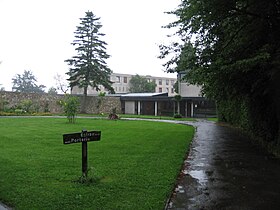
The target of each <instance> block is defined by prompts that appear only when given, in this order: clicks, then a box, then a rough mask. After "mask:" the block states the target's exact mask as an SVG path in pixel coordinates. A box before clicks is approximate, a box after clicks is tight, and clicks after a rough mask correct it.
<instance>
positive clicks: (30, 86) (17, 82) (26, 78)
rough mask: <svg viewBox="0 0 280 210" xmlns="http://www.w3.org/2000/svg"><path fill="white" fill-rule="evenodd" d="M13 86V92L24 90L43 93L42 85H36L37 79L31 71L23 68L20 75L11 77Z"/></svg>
mask: <svg viewBox="0 0 280 210" xmlns="http://www.w3.org/2000/svg"><path fill="white" fill-rule="evenodd" d="M12 81H13V87H12V90H13V91H15V92H26V93H43V92H44V88H45V87H46V86H44V85H37V84H36V82H37V79H36V77H35V76H34V75H33V73H32V72H31V71H26V70H24V73H23V74H22V75H20V74H17V75H15V76H14V78H12Z"/></svg>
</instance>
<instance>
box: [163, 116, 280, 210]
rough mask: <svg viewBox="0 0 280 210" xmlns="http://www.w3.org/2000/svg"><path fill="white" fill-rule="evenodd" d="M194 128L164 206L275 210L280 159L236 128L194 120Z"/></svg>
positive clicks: (278, 202)
mask: <svg viewBox="0 0 280 210" xmlns="http://www.w3.org/2000/svg"><path fill="white" fill-rule="evenodd" d="M193 125H194V126H195V127H196V129H197V132H196V136H195V138H194V140H193V143H192V146H191V149H190V153H189V156H188V158H187V159H186V160H185V162H184V167H183V170H182V173H181V175H180V178H179V180H178V184H177V186H176V189H175V191H174V194H173V196H172V198H171V200H170V201H169V203H168V205H167V209H176V210H179V209H188V210H190V209H191V210H200V209H201V210H202V209H203V210H206V209H207V210H208V209H211V210H212V209H213V210H214V209H215V210H278V209H280V161H279V159H278V160H277V159H275V158H273V157H271V156H270V155H268V154H266V153H265V152H264V151H263V150H262V149H260V148H259V147H258V146H254V145H252V143H251V142H250V141H249V139H248V138H247V137H246V136H244V135H243V134H242V133H241V132H240V131H239V130H238V129H234V128H230V127H228V126H224V125H218V124H215V123H213V122H208V121H199V122H196V123H193Z"/></svg>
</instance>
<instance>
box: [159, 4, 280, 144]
mask: <svg viewBox="0 0 280 210" xmlns="http://www.w3.org/2000/svg"><path fill="white" fill-rule="evenodd" d="M171 13H172V14H175V15H177V16H178V18H179V19H178V21H176V22H174V23H171V24H170V25H168V26H167V27H174V26H176V27H178V33H177V34H178V35H179V36H180V37H181V38H182V40H181V42H180V43H174V44H173V45H172V46H167V47H162V48H161V50H162V56H161V57H163V58H164V57H166V56H167V55H169V53H172V52H179V53H177V54H176V55H175V58H176V59H171V60H170V61H169V64H168V65H166V67H167V70H171V71H172V69H171V68H170V66H172V64H175V66H176V64H178V63H176V62H179V61H183V60H184V61H187V62H185V64H184V65H183V66H185V67H186V68H187V67H189V71H188V73H187V76H186V79H187V80H189V81H190V82H192V83H196V84H200V85H202V87H203V91H204V93H205V94H206V96H208V97H211V98H213V99H215V100H216V101H217V102H218V111H219V113H222V115H223V119H224V120H227V121H230V122H233V123H236V124H239V125H242V126H244V127H245V128H247V129H249V130H251V131H252V130H253V132H254V133H255V134H260V135H261V136H262V137H264V138H265V139H270V140H269V141H271V140H276V142H277V141H278V144H279V145H280V135H279V134H280V108H279V107H280V83H279V81H280V39H279V37H280V30H279V28H280V4H279V1H278V0H269V1H262V0H247V1H244V0H229V1H221V0H211V1H208V0H201V1H197V0H182V2H181V4H180V5H179V7H178V8H177V10H175V11H173V12H171ZM185 43H190V44H191V45H192V46H190V45H189V46H188V47H189V49H188V50H187V48H185V47H186V44H185ZM191 47H193V49H194V53H192V55H193V56H189V55H190V54H189V53H190V48H191ZM191 58H194V59H191ZM181 67H182V66H181ZM181 67H180V65H178V67H177V69H176V68H175V70H178V71H180V70H182V69H181ZM173 70H174V68H173ZM233 104H234V106H233ZM225 106H226V107H225ZM236 107H238V108H237V109H236ZM236 110H238V112H237V111H236ZM234 113H235V114H234ZM268 119H269V120H268ZM277 139H278V140H277Z"/></svg>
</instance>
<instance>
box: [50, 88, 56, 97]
mask: <svg viewBox="0 0 280 210" xmlns="http://www.w3.org/2000/svg"><path fill="white" fill-rule="evenodd" d="M48 94H50V95H57V90H56V88H55V87H50V89H49V90H48Z"/></svg>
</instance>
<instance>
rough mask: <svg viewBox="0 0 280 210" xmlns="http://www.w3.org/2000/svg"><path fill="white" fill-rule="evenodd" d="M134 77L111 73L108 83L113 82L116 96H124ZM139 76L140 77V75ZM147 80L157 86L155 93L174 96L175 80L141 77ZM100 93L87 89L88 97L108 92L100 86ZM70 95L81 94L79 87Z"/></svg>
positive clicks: (74, 88) (81, 90)
mask: <svg viewBox="0 0 280 210" xmlns="http://www.w3.org/2000/svg"><path fill="white" fill-rule="evenodd" d="M133 76H135V75H132V74H119V73H112V74H111V76H110V81H112V82H113V84H112V87H113V88H114V90H115V93H116V94H125V93H129V88H130V83H129V81H130V80H131V78H132V77H133ZM140 76H141V75H140ZM142 77H145V78H146V79H147V81H149V82H152V81H154V82H155V83H156V84H157V86H156V88H155V91H154V92H155V93H168V95H169V96H174V95H175V94H176V93H175V89H174V87H173V86H174V84H175V83H176V81H177V79H176V78H168V77H154V76H142ZM99 89H100V91H96V90H95V89H93V88H91V87H88V95H98V93H99V92H106V93H107V92H108V91H107V90H106V89H105V88H104V87H103V86H102V85H100V86H99ZM71 93H72V94H83V89H81V88H79V87H73V89H72V91H71Z"/></svg>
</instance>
